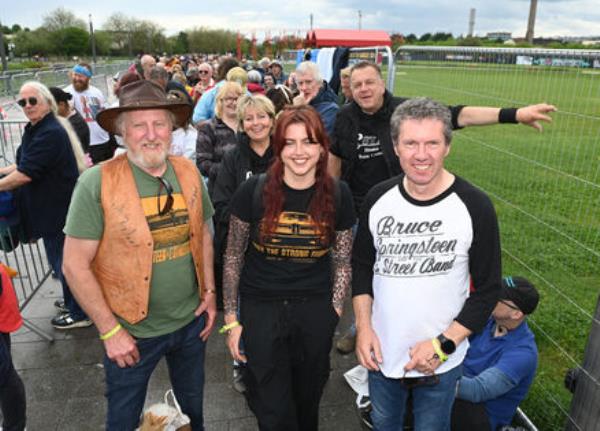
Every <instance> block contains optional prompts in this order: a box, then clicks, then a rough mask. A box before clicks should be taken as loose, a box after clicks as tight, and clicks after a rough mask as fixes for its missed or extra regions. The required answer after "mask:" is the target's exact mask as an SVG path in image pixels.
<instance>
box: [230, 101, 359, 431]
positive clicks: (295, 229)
mask: <svg viewBox="0 0 600 431" xmlns="http://www.w3.org/2000/svg"><path fill="white" fill-rule="evenodd" d="M272 146H273V152H274V160H273V164H272V165H271V166H270V168H269V170H268V171H267V173H266V174H264V175H259V176H253V177H251V178H250V179H249V180H248V181H246V182H245V183H244V184H243V185H242V186H241V187H240V188H239V189H238V191H237V192H236V193H235V195H234V196H233V199H232V201H231V218H230V225H229V237H228V241H227V251H226V253H225V265H224V268H225V270H224V272H225V273H224V277H223V290H224V308H225V326H224V327H223V330H224V331H227V332H228V338H227V345H228V347H229V350H230V352H231V355H232V356H233V358H234V359H236V360H238V361H243V362H246V367H245V371H244V382H245V384H246V387H247V391H246V396H247V399H248V404H249V406H250V409H251V410H252V411H253V412H254V414H255V415H256V417H257V419H258V425H259V429H261V430H282V431H283V430H285V431H294V430H302V431H310V430H315V431H316V430H317V429H318V416H319V401H320V398H321V395H322V392H323V387H324V386H325V383H326V382H327V379H328V377H329V351H330V350H331V342H332V337H333V333H334V330H335V327H336V325H337V323H338V320H339V316H340V315H341V313H342V304H343V301H344V297H345V295H346V292H347V291H348V289H349V286H350V279H351V268H350V254H351V248H352V225H353V224H354V222H355V214H354V208H353V204H352V195H351V193H350V190H349V188H348V186H347V185H346V184H345V183H338V182H336V181H334V180H333V179H332V177H331V176H329V174H328V173H327V156H328V154H329V139H328V137H327V134H326V132H325V128H324V126H323V122H322V121H321V118H320V116H319V114H318V113H317V112H316V111H315V110H314V109H313V108H311V107H308V106H301V107H293V108H290V109H287V110H285V111H283V113H282V114H281V116H280V117H279V118H278V120H277V128H276V130H275V135H274V137H273V141H272ZM238 294H239V298H240V318H239V321H238V318H237V315H236V310H237V306H238ZM240 339H242V340H243V343H244V353H243V354H242V353H241V352H240V349H239V343H240Z"/></svg>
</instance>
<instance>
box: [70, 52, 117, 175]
mask: <svg viewBox="0 0 600 431" xmlns="http://www.w3.org/2000/svg"><path fill="white" fill-rule="evenodd" d="M91 78H92V69H91V67H90V66H89V65H88V64H85V63H80V64H76V65H75V66H74V67H73V69H72V70H71V85H69V86H68V87H66V88H65V91H66V92H67V93H70V94H71V95H73V106H74V107H75V109H76V110H77V112H79V114H80V115H81V116H82V117H83V119H84V120H85V122H86V123H87V125H88V127H89V128H90V147H89V155H90V158H91V159H92V162H94V164H97V163H100V162H102V161H104V160H108V159H110V158H112V156H113V154H114V151H115V148H116V143H115V141H114V138H112V137H111V136H110V135H109V134H108V132H107V131H106V130H104V129H103V128H102V127H100V126H99V125H98V123H97V122H96V115H97V114H98V112H100V111H101V110H103V109H104V108H105V107H106V98H105V96H104V94H102V92H101V91H100V90H99V89H98V88H96V87H94V86H93V85H90V79H91Z"/></svg>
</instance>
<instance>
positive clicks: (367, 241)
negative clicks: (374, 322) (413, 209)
mask: <svg viewBox="0 0 600 431" xmlns="http://www.w3.org/2000/svg"><path fill="white" fill-rule="evenodd" d="M399 181H401V179H400V177H394V178H391V179H389V180H386V181H384V182H382V183H379V184H377V185H376V186H374V187H373V188H372V189H371V190H369V192H368V193H367V195H366V196H365V199H364V200H363V202H362V205H361V208H359V209H358V210H359V216H358V228H357V230H356V237H355V239H354V244H353V246H352V296H357V295H363V294H368V295H371V296H373V265H374V264H375V259H376V250H375V242H374V238H373V233H372V232H371V229H370V228H369V218H370V215H371V210H372V209H373V206H374V205H375V204H376V203H377V201H378V200H379V198H380V197H381V196H382V195H384V194H385V193H386V192H387V191H388V190H389V189H390V188H392V187H397V186H398V182H399Z"/></svg>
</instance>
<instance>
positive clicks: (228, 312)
mask: <svg viewBox="0 0 600 431" xmlns="http://www.w3.org/2000/svg"><path fill="white" fill-rule="evenodd" d="M249 235H250V223H246V222H243V221H242V220H240V219H239V218H237V217H236V216H234V215H232V216H231V218H230V220H229V235H228V237H227V250H226V251H225V257H224V261H223V308H224V311H225V324H226V325H229V324H231V323H233V322H236V321H237V305H238V287H239V285H240V275H241V273H242V268H243V267H244V255H245V254H246V247H247V246H248V236H249ZM242 329H243V327H242V325H240V324H238V325H237V326H235V327H233V328H231V329H230V330H229V331H227V347H228V348H229V352H230V353H231V357H232V358H233V359H235V360H236V361H240V362H246V356H244V355H243V354H241V352H240V338H241V337H242Z"/></svg>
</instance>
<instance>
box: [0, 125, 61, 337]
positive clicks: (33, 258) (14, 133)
mask: <svg viewBox="0 0 600 431" xmlns="http://www.w3.org/2000/svg"><path fill="white" fill-rule="evenodd" d="M26 124H27V122H26V121H16V120H12V121H11V120H0V166H7V165H10V164H12V163H14V162H15V155H16V149H17V147H18V146H19V145H20V143H21V138H22V136H23V131H24V128H25V125H26ZM13 225H14V222H11V221H9V220H7V219H3V218H0V248H1V249H2V254H1V255H0V256H1V259H2V262H3V263H5V264H6V265H8V266H10V267H11V268H14V269H16V270H17V272H18V275H17V276H16V277H15V278H14V279H13V284H14V287H15V293H16V294H17V299H18V301H19V309H20V310H23V309H24V308H25V307H26V306H27V304H28V303H29V302H30V301H31V299H32V298H33V297H34V296H35V294H36V293H37V291H38V290H39V289H40V287H41V286H42V284H43V283H44V281H46V279H47V278H48V277H49V276H50V274H51V272H52V270H51V268H50V265H49V263H48V259H47V258H46V253H45V250H44V247H43V245H42V244H41V241H40V240H38V241H36V242H32V243H22V242H20V238H19V232H18V228H17V227H15V226H13ZM23 322H24V325H25V326H26V327H27V328H29V329H30V330H31V331H33V332H35V333H36V334H38V335H39V336H41V337H42V338H44V339H46V340H48V341H54V338H53V337H52V335H50V334H48V333H46V332H45V331H44V330H42V329H40V328H38V327H37V326H36V325H34V324H33V323H32V322H31V321H29V320H28V319H24V320H23Z"/></svg>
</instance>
